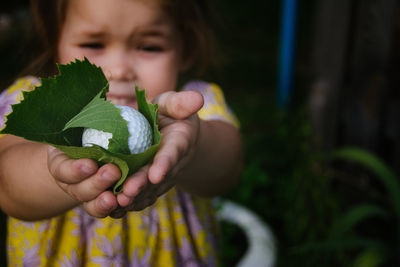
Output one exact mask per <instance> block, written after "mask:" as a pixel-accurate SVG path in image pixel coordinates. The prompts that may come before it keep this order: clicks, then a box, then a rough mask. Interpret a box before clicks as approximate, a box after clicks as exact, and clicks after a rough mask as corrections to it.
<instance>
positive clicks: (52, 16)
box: [25, 0, 217, 77]
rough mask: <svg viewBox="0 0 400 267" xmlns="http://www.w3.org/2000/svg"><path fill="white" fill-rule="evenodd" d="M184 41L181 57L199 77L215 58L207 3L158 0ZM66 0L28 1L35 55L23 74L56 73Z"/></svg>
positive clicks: (47, 74)
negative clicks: (29, 2)
mask: <svg viewBox="0 0 400 267" xmlns="http://www.w3.org/2000/svg"><path fill="white" fill-rule="evenodd" d="M158 1H159V2H160V4H161V5H162V8H164V10H165V11H166V13H167V14H168V15H169V16H170V18H171V19H172V20H173V23H174V24H175V27H176V29H177V30H178V33H179V34H180V36H181V38H182V40H183V58H184V59H185V60H189V61H190V62H192V63H193V64H192V65H193V66H194V67H195V69H196V71H197V73H198V74H200V73H202V72H203V71H204V70H205V68H206V66H207V65H208V64H209V63H214V60H215V59H216V58H217V57H216V54H217V53H216V47H215V38H214V35H213V32H212V30H211V28H212V27H211V21H212V12H211V9H210V6H209V4H208V1H207V0H158ZM67 2H68V0H31V12H32V19H33V29H32V30H31V32H32V33H33V36H32V38H33V39H34V45H35V47H36V49H34V50H36V52H37V53H36V55H34V57H33V60H32V62H31V64H30V65H29V66H28V68H27V69H26V71H25V74H33V75H38V76H41V77H44V76H49V75H54V74H56V71H57V69H56V65H55V62H56V57H57V43H58V41H59V37H60V32H61V28H62V25H63V23H64V20H65V13H66V12H65V11H66V8H67Z"/></svg>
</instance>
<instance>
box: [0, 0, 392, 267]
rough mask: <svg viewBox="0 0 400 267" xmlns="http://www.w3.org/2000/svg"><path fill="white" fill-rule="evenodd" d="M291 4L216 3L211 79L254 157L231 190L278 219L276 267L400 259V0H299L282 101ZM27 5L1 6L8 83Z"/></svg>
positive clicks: (22, 45)
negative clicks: (216, 46)
mask: <svg viewBox="0 0 400 267" xmlns="http://www.w3.org/2000/svg"><path fill="white" fill-rule="evenodd" d="M282 3H283V1H279V0H274V1H261V0H254V1H250V2H243V1H237V0H229V1H228V0H220V1H217V2H216V3H215V7H216V14H217V16H216V24H215V31H216V33H217V38H218V40H219V42H220V48H221V51H223V54H222V55H223V59H224V61H223V65H222V66H221V67H219V68H212V69H210V71H209V72H207V73H206V74H205V75H204V78H205V79H208V80H212V81H214V82H216V83H218V84H220V85H221V87H222V88H223V89H224V92H225V94H226V98H227V101H228V104H229V105H230V106H231V108H232V109H233V110H234V112H235V113H236V114H237V116H238V118H239V120H240V122H241V132H242V135H243V139H244V145H245V163H246V165H245V169H244V172H243V179H242V182H241V183H240V185H239V186H237V187H236V188H235V189H234V190H233V191H232V192H230V193H229V194H227V195H225V196H223V198H226V199H230V200H232V201H235V202H237V203H239V204H241V205H244V206H245V207H247V208H248V209H250V210H252V211H254V212H256V213H257V214H258V215H259V216H260V217H261V218H262V219H263V220H264V221H265V222H266V223H267V224H268V225H269V226H270V227H271V229H272V231H273V232H274V235H275V237H276V240H277V243H276V245H277V251H278V254H277V258H278V261H277V264H276V265H277V266H348V265H351V266H397V265H399V263H400V259H399V256H398V253H397V252H398V251H399V248H400V227H399V226H400V224H399V219H400V200H398V199H397V197H396V196H400V186H399V185H398V173H399V168H400V164H399V159H400V156H399V153H400V148H399V142H400V134H399V132H400V130H399V128H400V127H399V126H398V125H399V122H400V120H399V118H400V116H399V114H400V113H399V110H398V107H400V104H399V93H398V89H397V85H398V78H397V76H398V66H399V61H398V52H397V50H398V47H399V46H398V45H399V38H398V37H399V36H400V35H399V31H398V29H399V19H398V18H399V15H398V14H399V12H398V11H399V9H398V1H396V0H388V1H372V0H365V1H361V0H360V1H356V0H320V1H312V0H309V1H299V6H298V10H297V12H298V18H297V31H296V37H297V38H296V46H295V47H296V50H295V58H294V63H295V68H294V75H293V91H292V94H291V98H290V102H289V103H288V105H287V106H286V107H280V108H279V107H278V106H277V91H278V83H277V79H278V78H277V77H278V74H279V63H278V61H279V56H278V55H279V48H280V29H281V9H282V6H281V5H282ZM26 4H27V1H13V2H12V3H7V6H6V5H5V2H2V3H1V4H0V14H3V13H5V14H10V15H11V16H12V20H11V21H10V22H9V23H10V24H9V25H10V26H9V27H6V28H3V29H2V28H1V27H0V58H1V61H0V86H1V88H6V86H8V85H9V84H10V83H11V82H12V81H13V79H14V78H15V77H16V75H18V73H19V72H20V70H21V69H22V68H23V66H24V64H25V63H26V60H27V55H28V54H29V51H30V50H29V44H27V43H26V42H25V38H24V31H23V26H24V24H26V23H27V22H28V20H26V14H27V13H26V12H25V11H24V10H25V7H26ZM0 25H1V24H0ZM344 147H351V149H349V150H346V151H345V152H346V153H343V150H340V149H342V148H344ZM337 151H341V154H340V153H337ZM335 153H336V154H335ZM338 154H339V156H338ZM349 159H351V161H349ZM2 218H3V219H2V222H1V227H0V230H1V234H2V237H3V240H4V236H5V229H6V228H5V221H4V216H3V217H2ZM221 231H222V236H223V240H222V244H221V245H222V265H223V266H233V265H234V264H235V263H236V262H237V261H238V260H239V259H240V257H241V256H242V255H243V253H244V252H245V249H246V246H247V241H246V238H245V236H244V234H243V232H242V231H241V230H240V229H239V228H238V227H237V226H235V225H232V224H229V223H227V222H222V227H221ZM2 245H3V246H4V242H3V243H2ZM2 251H3V252H4V253H5V248H4V247H2ZM3 257H4V254H3ZM0 265H1V266H3V264H1V263H0Z"/></svg>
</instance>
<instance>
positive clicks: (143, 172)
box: [117, 165, 149, 207]
mask: <svg viewBox="0 0 400 267" xmlns="http://www.w3.org/2000/svg"><path fill="white" fill-rule="evenodd" d="M148 170H149V166H148V165H146V166H144V167H143V168H141V169H140V170H139V171H137V172H136V173H135V174H134V175H132V176H131V177H129V178H128V179H127V180H126V181H125V183H124V188H123V190H122V192H121V193H120V194H118V195H117V200H118V203H119V205H120V206H121V207H126V206H128V205H130V204H131V203H132V201H133V198H134V197H135V196H137V195H138V194H139V193H140V191H142V189H143V188H144V187H145V186H146V184H147V181H148V178H147V174H148Z"/></svg>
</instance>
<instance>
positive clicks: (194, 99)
mask: <svg viewBox="0 0 400 267" xmlns="http://www.w3.org/2000/svg"><path fill="white" fill-rule="evenodd" d="M154 102H155V103H157V104H158V110H159V112H160V114H162V115H164V116H168V117H171V118H174V119H177V120H182V119H186V118H187V117H190V116H191V115H193V114H195V113H196V112H197V111H199V110H200V109H201V108H202V107H203V104H204V99H203V95H202V94H200V93H198V92H194V91H184V92H166V93H163V94H161V95H159V96H158V97H157V98H156V99H155V101H154Z"/></svg>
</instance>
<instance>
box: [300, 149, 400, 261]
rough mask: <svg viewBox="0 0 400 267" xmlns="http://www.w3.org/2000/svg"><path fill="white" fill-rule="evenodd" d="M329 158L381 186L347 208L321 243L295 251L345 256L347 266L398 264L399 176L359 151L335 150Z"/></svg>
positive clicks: (399, 226)
mask: <svg viewBox="0 0 400 267" xmlns="http://www.w3.org/2000/svg"><path fill="white" fill-rule="evenodd" d="M329 158H330V159H331V160H332V159H333V160H340V161H345V162H347V163H352V165H351V166H352V167H353V168H357V167H358V168H363V169H364V170H366V171H367V172H368V173H369V174H370V175H372V177H373V178H374V179H376V181H377V182H378V184H379V185H380V186H381V189H380V191H381V194H379V196H378V197H375V198H371V199H370V200H369V201H368V202H367V203H358V204H356V205H354V206H353V207H351V208H349V209H348V210H347V211H345V212H344V213H343V214H341V215H340V216H338V217H337V218H336V220H334V222H333V223H332V225H331V226H330V228H329V230H328V231H327V236H326V239H325V240H323V241H319V242H310V243H307V244H305V245H303V246H299V247H297V248H296V249H295V250H296V252H297V253H304V252H306V251H314V252H319V253H324V254H325V257H326V259H327V260H329V259H331V258H333V257H335V256H338V255H341V253H342V254H343V253H345V254H346V255H350V257H351V260H350V262H351V266H367V267H369V266H371V267H372V266H392V265H396V266H397V265H398V264H400V261H399V257H398V250H399V248H400V183H399V180H398V179H399V177H398V176H397V175H396V174H395V173H394V172H393V171H392V170H391V169H390V168H389V167H388V166H387V165H386V164H385V163H384V162H383V161H382V160H381V159H379V158H378V157H376V156H375V155H373V154H372V153H370V152H368V151H366V150H363V149H359V148H343V149H339V150H337V151H335V152H333V153H332V155H331V156H330V157H329ZM354 164H355V165H354Z"/></svg>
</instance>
